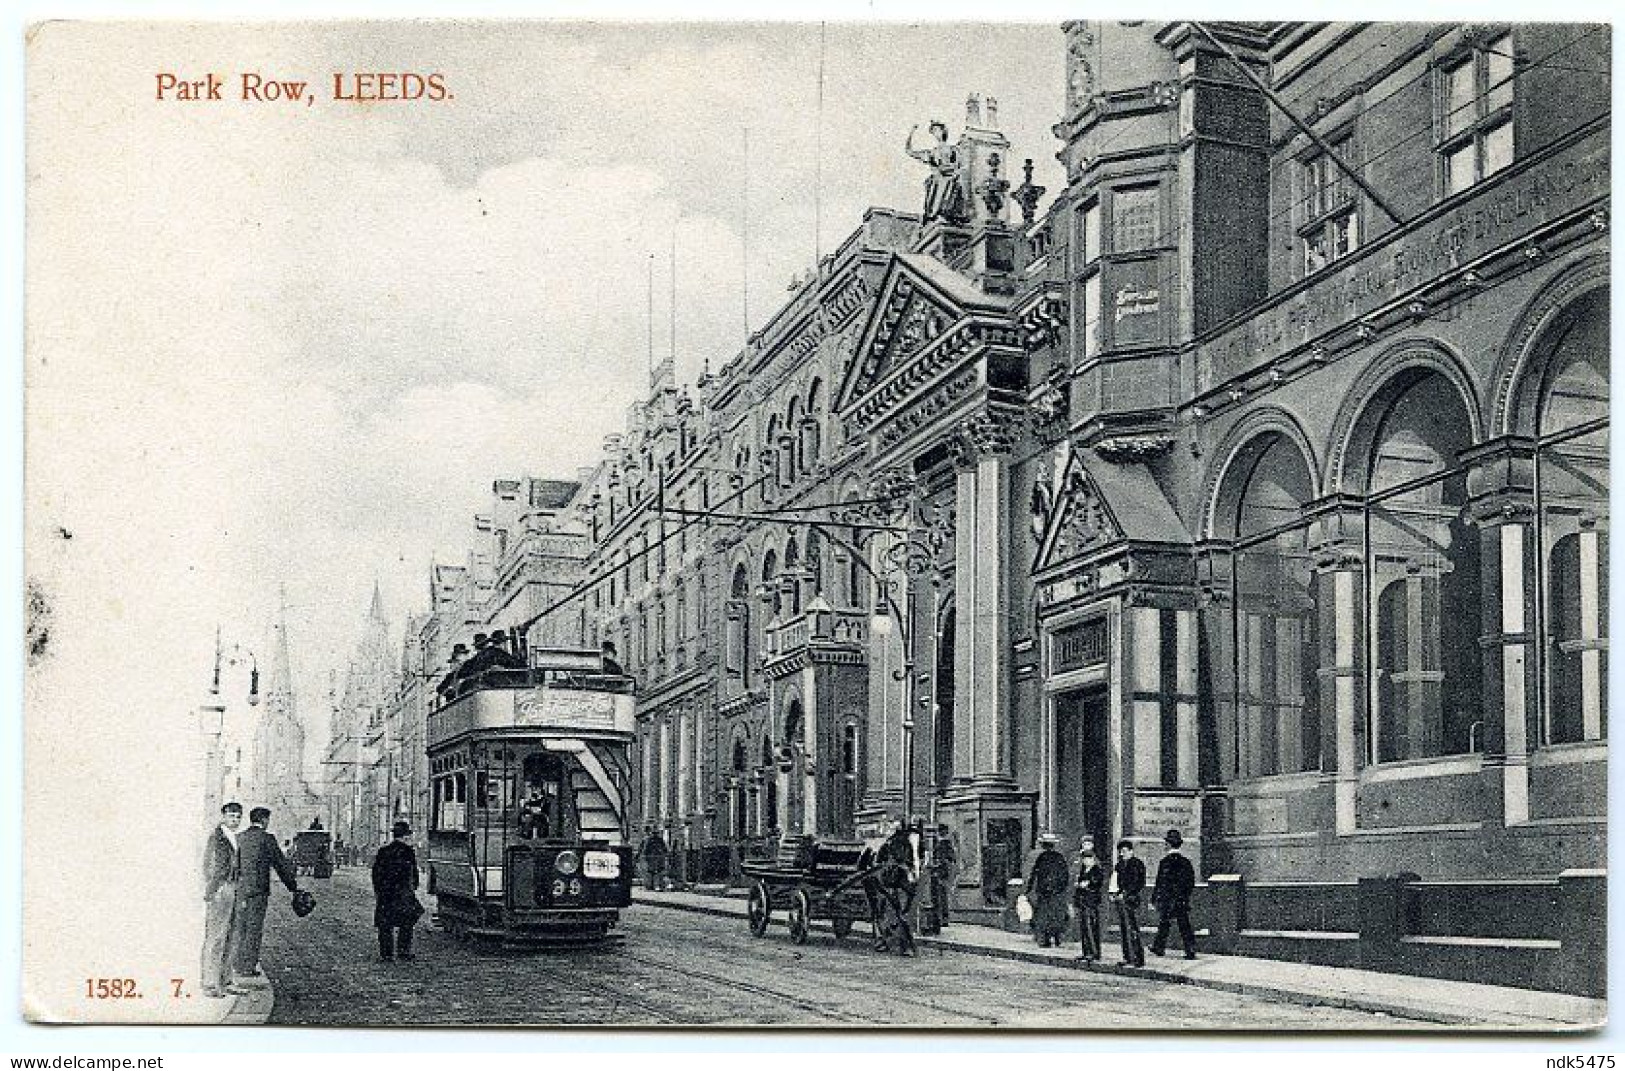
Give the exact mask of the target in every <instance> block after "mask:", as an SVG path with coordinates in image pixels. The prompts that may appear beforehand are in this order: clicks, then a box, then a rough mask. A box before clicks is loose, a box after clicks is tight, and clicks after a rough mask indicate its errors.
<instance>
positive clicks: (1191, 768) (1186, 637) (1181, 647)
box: [1173, 610, 1201, 788]
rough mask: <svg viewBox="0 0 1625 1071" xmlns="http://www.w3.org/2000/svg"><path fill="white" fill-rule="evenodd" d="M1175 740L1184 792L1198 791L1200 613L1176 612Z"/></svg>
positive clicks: (1191, 611) (1199, 782)
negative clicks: (1198, 630)
mask: <svg viewBox="0 0 1625 1071" xmlns="http://www.w3.org/2000/svg"><path fill="white" fill-rule="evenodd" d="M1174 630H1175V631H1174V678H1175V679H1174V682H1173V684H1174V740H1175V744H1176V748H1177V762H1176V764H1175V768H1176V770H1177V771H1178V780H1179V787H1180V788H1197V787H1198V786H1199V785H1200V784H1201V781H1200V778H1199V776H1198V771H1197V735H1196V733H1197V730H1196V611H1195V610H1175V611H1174Z"/></svg>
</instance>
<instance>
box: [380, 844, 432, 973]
mask: <svg viewBox="0 0 1625 1071" xmlns="http://www.w3.org/2000/svg"><path fill="white" fill-rule="evenodd" d="M391 832H392V833H393V834H394V837H395V839H394V840H392V841H390V842H389V843H388V844H386V845H384V846H383V847H382V848H379V849H378V854H377V855H376V856H375V857H374V858H373V860H372V895H373V898H374V899H375V900H376V901H377V906H376V907H374V908H373V911H372V924H373V925H374V926H376V927H377V928H378V958H379V959H381V960H385V961H386V962H387V961H389V960H393V959H408V960H409V959H412V958H413V956H412V927H414V926H416V925H417V923H418V919H420V918H422V917H423V905H422V904H420V903H418V898H417V887H418V856H417V852H415V851H413V850H412V845H411V839H412V827H411V826H410V825H408V824H407V823H405V822H396V823H395V826H394V828H393V829H392V830H391Z"/></svg>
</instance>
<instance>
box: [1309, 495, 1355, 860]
mask: <svg viewBox="0 0 1625 1071" xmlns="http://www.w3.org/2000/svg"><path fill="white" fill-rule="evenodd" d="M1307 512H1308V513H1309V514H1310V515H1311V516H1312V517H1313V518H1314V520H1313V524H1312V526H1311V529H1310V544H1311V547H1312V548H1313V554H1314V560H1315V584H1316V600H1315V601H1316V606H1317V609H1316V613H1317V614H1318V615H1319V625H1320V670H1319V680H1320V712H1321V717H1320V731H1321V755H1322V756H1323V758H1322V768H1323V769H1326V770H1328V771H1329V772H1330V774H1331V777H1332V781H1333V811H1334V820H1335V828H1336V830H1337V835H1338V836H1348V835H1349V834H1351V833H1353V832H1354V831H1355V828H1356V824H1357V823H1356V815H1357V812H1356V807H1355V804H1356V799H1357V795H1358V789H1359V783H1360V768H1361V767H1362V766H1363V765H1364V762H1365V748H1366V743H1365V715H1366V695H1365V663H1364V659H1363V658H1362V653H1363V652H1364V651H1365V644H1366V637H1365V622H1364V617H1363V615H1362V614H1361V612H1360V608H1361V607H1362V606H1363V605H1364V592H1363V590H1362V589H1363V587H1364V583H1365V568H1364V564H1365V563H1364V558H1363V556H1362V554H1361V547H1362V545H1363V537H1364V529H1365V517H1364V512H1363V510H1362V508H1361V507H1360V506H1359V504H1358V503H1356V502H1354V501H1352V500H1349V499H1345V498H1342V497H1340V496H1338V497H1333V498H1330V499H1323V500H1321V501H1319V502H1316V503H1312V504H1311V505H1310V507H1309V509H1308V510H1307ZM1328 759H1329V760H1330V761H1327V760H1328Z"/></svg>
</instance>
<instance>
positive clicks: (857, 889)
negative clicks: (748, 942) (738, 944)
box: [740, 836, 875, 945]
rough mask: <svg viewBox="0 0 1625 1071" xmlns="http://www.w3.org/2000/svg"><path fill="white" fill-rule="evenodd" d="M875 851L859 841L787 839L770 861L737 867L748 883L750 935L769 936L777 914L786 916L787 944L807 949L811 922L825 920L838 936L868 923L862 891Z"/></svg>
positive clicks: (866, 897)
mask: <svg viewBox="0 0 1625 1071" xmlns="http://www.w3.org/2000/svg"><path fill="white" fill-rule="evenodd" d="M874 859H875V852H874V848H873V846H871V845H868V844H865V843H863V842H862V841H815V840H814V839H813V838H812V837H807V836H786V837H785V838H784V839H783V840H782V841H780V843H779V852H778V855H777V856H776V857H775V858H773V859H747V860H746V861H745V862H743V863H742V864H741V865H740V869H741V870H743V871H744V874H745V876H746V877H748V878H750V879H751V881H752V884H751V887H750V900H749V902H748V904H747V908H748V914H747V918H748V920H749V922H750V932H751V933H752V934H753V935H754V936H756V937H761V936H762V935H764V934H766V933H767V927H768V923H769V921H770V920H771V919H772V917H773V912H774V910H775V909H783V910H784V911H786V913H787V914H786V921H787V922H788V923H789V926H790V940H792V941H794V942H795V943H796V944H798V945H799V944H805V943H806V941H807V931H808V928H809V927H810V926H811V924H812V920H813V919H828V920H829V924H830V928H831V929H832V930H834V931H835V936H836V937H845V936H846V935H847V934H849V933H851V932H852V923H853V922H854V921H857V920H859V919H862V920H865V921H867V922H870V923H872V922H873V921H874V906H873V904H872V903H871V902H870V900H869V895H868V893H867V892H866V891H865V889H864V880H863V879H864V878H866V877H868V876H869V875H870V874H871V873H872V872H873V867H874Z"/></svg>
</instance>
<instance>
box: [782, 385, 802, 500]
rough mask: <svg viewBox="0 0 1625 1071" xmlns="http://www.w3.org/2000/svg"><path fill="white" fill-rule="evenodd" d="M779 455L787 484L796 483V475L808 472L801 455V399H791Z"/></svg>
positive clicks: (785, 418)
mask: <svg viewBox="0 0 1625 1071" xmlns="http://www.w3.org/2000/svg"><path fill="white" fill-rule="evenodd" d="M779 453H780V456H781V457H782V459H783V461H782V464H781V465H780V471H781V472H782V473H783V477H784V482H785V483H793V482H795V478H796V474H797V473H800V472H805V471H806V460H805V458H804V457H803V456H802V453H801V399H800V398H791V399H790V407H789V408H788V409H786V410H785V413H784V434H783V435H782V436H780V439H779Z"/></svg>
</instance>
